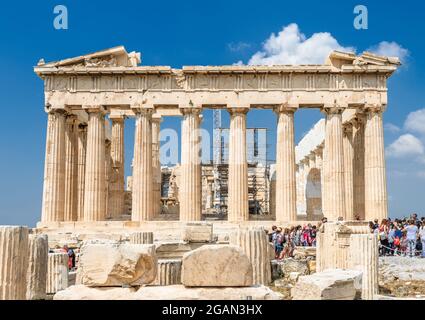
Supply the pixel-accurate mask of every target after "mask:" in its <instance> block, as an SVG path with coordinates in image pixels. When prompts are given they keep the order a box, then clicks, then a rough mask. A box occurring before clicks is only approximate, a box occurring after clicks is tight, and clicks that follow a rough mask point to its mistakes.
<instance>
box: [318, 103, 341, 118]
mask: <svg viewBox="0 0 425 320" xmlns="http://www.w3.org/2000/svg"><path fill="white" fill-rule="evenodd" d="M344 110H345V108H344V107H341V106H340V105H337V104H325V105H324V106H323V108H322V109H321V111H322V112H323V113H325V114H326V115H330V114H342V113H343V112H344Z"/></svg>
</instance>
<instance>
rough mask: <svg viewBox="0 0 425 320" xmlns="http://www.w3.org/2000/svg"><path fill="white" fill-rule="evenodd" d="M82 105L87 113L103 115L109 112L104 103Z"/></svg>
mask: <svg viewBox="0 0 425 320" xmlns="http://www.w3.org/2000/svg"><path fill="white" fill-rule="evenodd" d="M82 107H83V110H85V111H86V112H87V113H101V114H103V115H105V114H106V113H107V110H106V108H105V107H104V106H102V105H83V106H82Z"/></svg>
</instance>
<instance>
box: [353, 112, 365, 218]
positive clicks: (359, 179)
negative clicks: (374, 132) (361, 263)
mask: <svg viewBox="0 0 425 320" xmlns="http://www.w3.org/2000/svg"><path fill="white" fill-rule="evenodd" d="M364 123H365V121H364V117H363V116H360V115H358V116H357V120H356V122H355V124H354V127H353V142H354V164H353V171H354V181H353V184H354V196H353V197H354V214H355V215H358V216H359V217H360V220H364V219H365V167H364V165H365V140H364V138H365V137H364V129H365V125H364Z"/></svg>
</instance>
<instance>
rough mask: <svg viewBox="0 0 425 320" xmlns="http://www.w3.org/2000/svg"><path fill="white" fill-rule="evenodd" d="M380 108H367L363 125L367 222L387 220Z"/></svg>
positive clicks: (381, 109)
mask: <svg viewBox="0 0 425 320" xmlns="http://www.w3.org/2000/svg"><path fill="white" fill-rule="evenodd" d="M383 110H384V108H383V107H382V106H368V107H367V111H366V124H365V214H366V219H367V220H373V219H378V220H379V221H381V219H386V218H388V198H387V180H386V173H385V151H384V129H383V124H382V113H383Z"/></svg>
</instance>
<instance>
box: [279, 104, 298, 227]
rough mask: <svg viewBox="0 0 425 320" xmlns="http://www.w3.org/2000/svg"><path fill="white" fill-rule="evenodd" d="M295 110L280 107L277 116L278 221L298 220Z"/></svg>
mask: <svg viewBox="0 0 425 320" xmlns="http://www.w3.org/2000/svg"><path fill="white" fill-rule="evenodd" d="M295 110H296V109H295V108H288V107H287V106H280V107H278V108H276V109H275V112H276V114H277V143H276V220H277V221H296V220H297V207H296V206H297V205H296V202H297V199H296V192H297V190H296V178H295V173H296V166H295V142H294V112H295Z"/></svg>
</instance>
